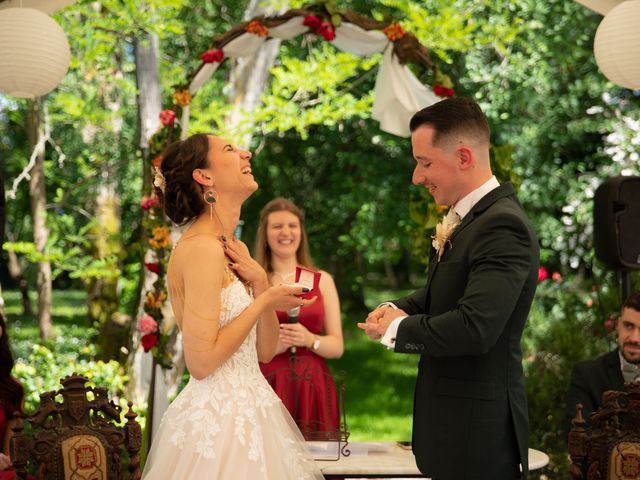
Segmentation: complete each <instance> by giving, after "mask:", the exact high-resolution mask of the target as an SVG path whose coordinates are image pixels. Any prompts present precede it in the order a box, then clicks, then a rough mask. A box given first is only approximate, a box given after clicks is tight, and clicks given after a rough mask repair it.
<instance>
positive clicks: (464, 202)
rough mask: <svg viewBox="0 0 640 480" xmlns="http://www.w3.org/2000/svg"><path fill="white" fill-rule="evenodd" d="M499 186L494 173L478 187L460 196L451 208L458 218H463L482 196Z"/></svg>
mask: <svg viewBox="0 0 640 480" xmlns="http://www.w3.org/2000/svg"><path fill="white" fill-rule="evenodd" d="M499 186H500V183H499V182H498V179H497V178H496V177H495V175H494V176H492V177H491V178H490V179H489V180H487V181H486V182H485V183H483V184H482V185H480V186H479V187H478V188H476V189H475V190H473V191H472V192H470V193H468V194H467V195H465V196H464V197H462V198H461V199H460V200H459V201H458V203H456V204H455V205H454V206H453V210H454V211H455V212H456V213H457V214H458V215H459V216H460V219H463V218H464V216H465V215H466V214H467V213H469V211H470V210H471V209H472V208H473V206H474V205H475V204H476V203H478V202H479V201H480V200H481V199H482V197H484V196H485V195H486V194H487V193H489V192H490V191H491V190H494V189H496V188H498V187H499Z"/></svg>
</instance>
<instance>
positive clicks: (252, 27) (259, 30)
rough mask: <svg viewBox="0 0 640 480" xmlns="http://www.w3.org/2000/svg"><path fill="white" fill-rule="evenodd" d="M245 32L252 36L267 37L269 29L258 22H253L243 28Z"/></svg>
mask: <svg viewBox="0 0 640 480" xmlns="http://www.w3.org/2000/svg"><path fill="white" fill-rule="evenodd" d="M245 30H246V31H247V32H249V33H253V34H254V35H258V36H259V37H266V36H267V35H269V29H268V28H267V27H265V26H264V25H263V24H262V23H260V20H253V21H251V22H249V25H247V26H246V27H245Z"/></svg>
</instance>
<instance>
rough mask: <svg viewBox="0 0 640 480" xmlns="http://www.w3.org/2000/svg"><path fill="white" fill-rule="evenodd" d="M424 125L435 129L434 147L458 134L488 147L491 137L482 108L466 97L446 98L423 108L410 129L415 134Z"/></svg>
mask: <svg viewBox="0 0 640 480" xmlns="http://www.w3.org/2000/svg"><path fill="white" fill-rule="evenodd" d="M423 125H427V126H430V127H432V128H433V129H434V134H433V144H434V145H436V144H437V142H439V141H442V140H443V139H447V138H449V137H451V136H453V135H456V134H457V135H461V136H464V137H467V138H475V139H476V140H479V141H481V142H483V143H486V144H487V145H488V144H489V138H490V136H491V130H490V129H489V123H488V122H487V118H486V117H485V116H484V113H482V110H481V109H480V106H479V105H478V104H477V103H476V102H474V101H473V100H471V99H470V98H464V97H451V98H446V99H444V100H441V101H440V102H438V103H434V104H433V105H430V106H428V107H426V108H423V109H422V110H420V111H419V112H417V113H416V114H415V115H414V116H413V117H412V118H411V121H410V122H409V129H410V130H411V132H412V133H413V132H414V131H415V130H416V129H417V128H419V127H421V126H423Z"/></svg>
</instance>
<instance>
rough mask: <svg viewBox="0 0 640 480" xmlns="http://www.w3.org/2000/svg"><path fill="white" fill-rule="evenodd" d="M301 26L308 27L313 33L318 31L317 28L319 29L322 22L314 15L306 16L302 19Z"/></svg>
mask: <svg viewBox="0 0 640 480" xmlns="http://www.w3.org/2000/svg"><path fill="white" fill-rule="evenodd" d="M302 24H303V25H304V26H305V27H309V28H310V29H311V30H313V31H314V32H315V31H317V30H318V28H320V25H321V24H322V21H321V20H320V18H318V17H316V16H315V15H307V16H306V17H304V22H302Z"/></svg>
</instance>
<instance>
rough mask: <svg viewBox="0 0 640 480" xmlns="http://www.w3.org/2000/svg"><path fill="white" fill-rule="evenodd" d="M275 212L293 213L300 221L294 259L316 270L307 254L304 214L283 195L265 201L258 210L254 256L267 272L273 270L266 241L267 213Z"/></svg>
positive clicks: (307, 244)
mask: <svg viewBox="0 0 640 480" xmlns="http://www.w3.org/2000/svg"><path fill="white" fill-rule="evenodd" d="M275 212H290V213H293V214H294V215H295V216H296V217H298V220H299V221H300V245H299V246H298V251H297V252H296V259H297V261H298V263H299V264H300V265H302V266H303V267H307V268H310V269H313V270H317V268H316V266H315V265H314V264H313V260H311V255H310V254H309V242H308V240H307V231H306V230H305V228H304V214H303V213H302V210H300V208H298V206H297V205H296V204H295V203H293V202H291V201H290V200H287V199H286V198H283V197H277V198H274V199H273V200H271V201H270V202H269V203H267V204H266V205H265V206H264V208H263V209H262V211H261V212H260V223H259V225H258V233H257V234H256V244H255V252H254V253H255V258H256V261H257V262H258V263H259V264H260V265H262V268H264V269H265V271H266V272H267V273H272V272H273V267H272V265H271V248H270V247H269V242H267V227H268V223H269V215H271V214H272V213H275Z"/></svg>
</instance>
